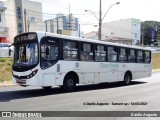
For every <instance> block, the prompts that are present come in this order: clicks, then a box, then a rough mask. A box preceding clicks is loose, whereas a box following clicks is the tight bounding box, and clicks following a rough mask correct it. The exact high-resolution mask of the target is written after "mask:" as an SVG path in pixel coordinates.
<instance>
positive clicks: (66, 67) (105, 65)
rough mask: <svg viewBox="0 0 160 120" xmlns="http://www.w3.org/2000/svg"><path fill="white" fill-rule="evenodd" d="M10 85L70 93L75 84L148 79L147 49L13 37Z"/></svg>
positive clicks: (44, 35) (37, 35)
mask: <svg viewBox="0 0 160 120" xmlns="http://www.w3.org/2000/svg"><path fill="white" fill-rule="evenodd" d="M13 45H14V62H13V66H12V71H13V82H14V83H15V84H18V85H20V86H35V87H43V88H45V89H49V88H51V87H52V86H60V87H61V88H63V89H64V90H66V91H72V90H74V89H75V87H76V85H77V84H98V83H110V82H120V81H121V82H123V83H124V84H125V85H129V84H130V82H131V80H135V79H140V78H145V77H150V76H151V73H152V65H151V57H152V56H151V50H149V49H146V48H142V47H137V46H129V45H124V44H118V43H110V42H105V41H99V40H91V39H85V38H78V37H71V36H65V35H58V34H53V33H48V32H40V31H37V32H27V33H22V34H19V35H17V36H16V37H15V38H14V43H13Z"/></svg>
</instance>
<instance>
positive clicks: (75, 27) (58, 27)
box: [45, 13, 84, 37]
mask: <svg viewBox="0 0 160 120" xmlns="http://www.w3.org/2000/svg"><path fill="white" fill-rule="evenodd" d="M45 30H46V32H51V33H57V34H63V35H68V36H75V37H84V32H81V31H80V27H79V22H78V18H75V17H74V16H73V15H72V14H70V15H68V16H65V15H64V14H61V13H60V14H57V15H56V18H55V19H49V20H46V21H45Z"/></svg>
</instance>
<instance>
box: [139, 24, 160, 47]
mask: <svg viewBox="0 0 160 120" xmlns="http://www.w3.org/2000/svg"><path fill="white" fill-rule="evenodd" d="M142 37H143V44H144V45H151V44H154V45H157V43H158V40H160V22H157V21H144V22H141V38H142ZM141 44H142V39H141Z"/></svg>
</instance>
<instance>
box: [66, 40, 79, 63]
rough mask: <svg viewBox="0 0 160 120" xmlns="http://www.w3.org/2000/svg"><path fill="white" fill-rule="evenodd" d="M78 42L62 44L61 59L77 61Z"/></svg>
mask: <svg viewBox="0 0 160 120" xmlns="http://www.w3.org/2000/svg"><path fill="white" fill-rule="evenodd" d="M78 49H79V48H78V42H70V41H64V42H63V59H70V60H77V59H78Z"/></svg>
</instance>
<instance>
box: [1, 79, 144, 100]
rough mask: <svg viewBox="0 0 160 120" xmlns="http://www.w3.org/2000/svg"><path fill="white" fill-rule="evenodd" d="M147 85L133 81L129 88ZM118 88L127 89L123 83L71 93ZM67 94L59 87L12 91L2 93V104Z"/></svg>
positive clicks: (79, 89)
mask: <svg viewBox="0 0 160 120" xmlns="http://www.w3.org/2000/svg"><path fill="white" fill-rule="evenodd" d="M145 83H146V82H138V81H132V82H131V84H130V85H129V86H133V85H138V84H145ZM118 87H126V86H124V85H123V84H121V83H104V84H96V85H79V86H77V87H76V90H75V91H73V92H70V93H75V92H84V91H91V90H101V89H110V88H118ZM128 89H129V88H128ZM66 93H67V92H65V91H63V90H62V89H60V88H59V87H54V88H51V89H50V90H44V89H41V88H37V89H35V88H34V89H26V90H25V88H24V90H12V91H4V92H0V102H9V101H10V100H16V99H24V98H33V97H40V96H47V95H57V94H66Z"/></svg>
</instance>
